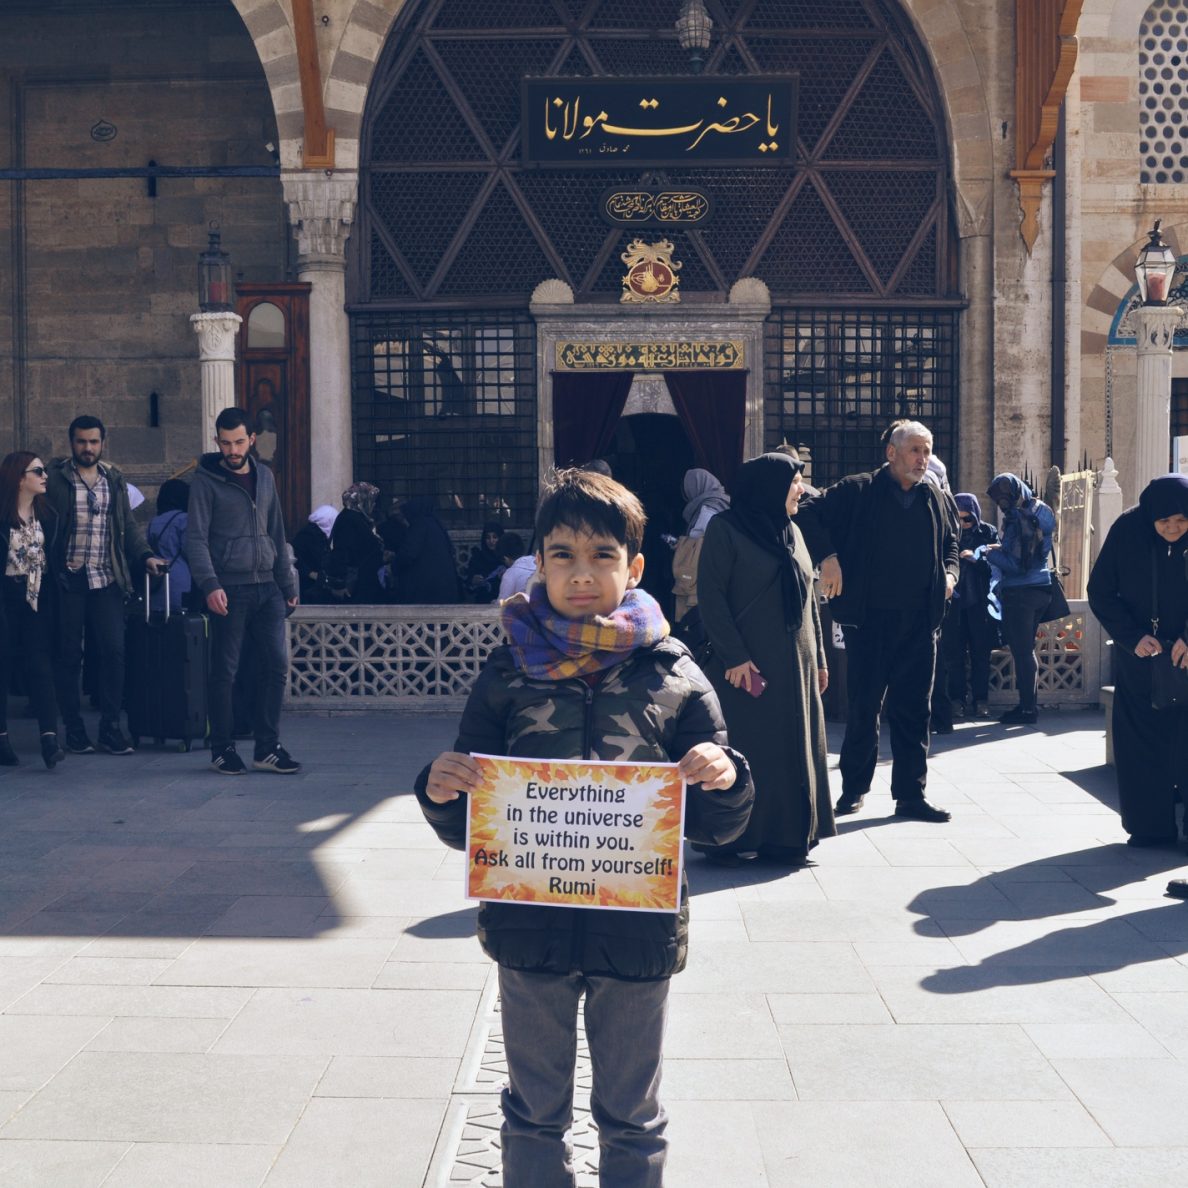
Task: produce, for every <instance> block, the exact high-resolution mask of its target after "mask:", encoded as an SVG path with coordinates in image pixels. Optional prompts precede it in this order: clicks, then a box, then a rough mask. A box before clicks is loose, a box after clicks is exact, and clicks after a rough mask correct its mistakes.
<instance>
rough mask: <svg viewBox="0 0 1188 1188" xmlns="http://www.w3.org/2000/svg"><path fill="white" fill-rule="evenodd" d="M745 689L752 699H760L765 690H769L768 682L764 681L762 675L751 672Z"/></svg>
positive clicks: (748, 674)
mask: <svg viewBox="0 0 1188 1188" xmlns="http://www.w3.org/2000/svg"><path fill="white" fill-rule="evenodd" d="M743 688H744V689H745V690H746V691H747V692H748V693H749V694H750V695H751V696H752V697H758V696H759V695H760V694H761V693H762V692H763V690H764V689H766V688H767V682H766V681H765V680H764V679H763V676H762V675H761V674H760V673H757V672H749V673H747V683H746V684H745V685H744V686H743Z"/></svg>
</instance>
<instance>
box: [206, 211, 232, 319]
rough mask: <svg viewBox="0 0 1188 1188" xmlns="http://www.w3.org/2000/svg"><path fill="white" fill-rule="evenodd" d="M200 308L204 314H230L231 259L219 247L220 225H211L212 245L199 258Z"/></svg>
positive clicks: (207, 246) (208, 245) (209, 244)
mask: <svg viewBox="0 0 1188 1188" xmlns="http://www.w3.org/2000/svg"><path fill="white" fill-rule="evenodd" d="M198 308H199V309H200V310H202V312H203V313H230V312H231V310H232V308H233V307H232V305H231V257H230V256H229V255H227V253H226V252H225V251H223V250H222V249H221V248H220V247H219V225H218V223H211V225H210V243H208V244H207V245H206V251H204V252H203V253H202V254H201V255H200V256H199V257H198Z"/></svg>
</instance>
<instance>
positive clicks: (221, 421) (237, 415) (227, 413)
mask: <svg viewBox="0 0 1188 1188" xmlns="http://www.w3.org/2000/svg"><path fill="white" fill-rule="evenodd" d="M240 426H242V427H243V428H244V429H247V430H248V432H249V433H250V432H251V429H250V427H249V426H248V415H247V413H246V412H244V410H243V409H242V408H225V409H223V411H222V412H221V413H219V415H218V416H217V417H215V433H218V432H219V431H220V430H230V429H238V428H240Z"/></svg>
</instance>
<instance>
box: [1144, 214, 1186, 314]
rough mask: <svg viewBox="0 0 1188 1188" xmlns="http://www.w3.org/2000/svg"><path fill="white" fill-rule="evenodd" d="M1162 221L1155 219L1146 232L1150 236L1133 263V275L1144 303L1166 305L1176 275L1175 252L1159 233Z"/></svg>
mask: <svg viewBox="0 0 1188 1188" xmlns="http://www.w3.org/2000/svg"><path fill="white" fill-rule="evenodd" d="M1162 221H1163V220H1162V219H1156V220H1155V226H1154V227H1152V228H1151V230H1150V231H1148V232H1147V235H1148V236H1150V238H1149V239H1148V240H1147V242H1146V243H1144V244H1143V246H1142V250H1141V251H1140V252H1139V254H1138V259H1137V260H1136V261H1135V263H1134V276H1135V280H1137V281H1138V288H1139V296H1140V297H1141V298H1142V300H1143V304H1144V305H1166V304H1167V299H1168V297H1169V296H1170V295H1171V288H1172V278H1173V277H1174V276H1175V275H1176V255H1175V252H1173V251H1172V250H1171V248H1170V247H1168V245H1167V244H1166V243H1164V242H1163V236H1162V235H1161V234H1160V233H1159V224H1160V223H1161V222H1162Z"/></svg>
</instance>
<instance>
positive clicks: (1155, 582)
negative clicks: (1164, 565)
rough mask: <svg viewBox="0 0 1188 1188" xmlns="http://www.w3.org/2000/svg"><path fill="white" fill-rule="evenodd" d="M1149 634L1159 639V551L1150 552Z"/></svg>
mask: <svg viewBox="0 0 1188 1188" xmlns="http://www.w3.org/2000/svg"><path fill="white" fill-rule="evenodd" d="M1151 634H1152V635H1153V636H1154V637H1155V638H1156V639H1158V638H1159V551H1158V550H1157V549H1155V548H1153V549H1152V550H1151Z"/></svg>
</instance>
